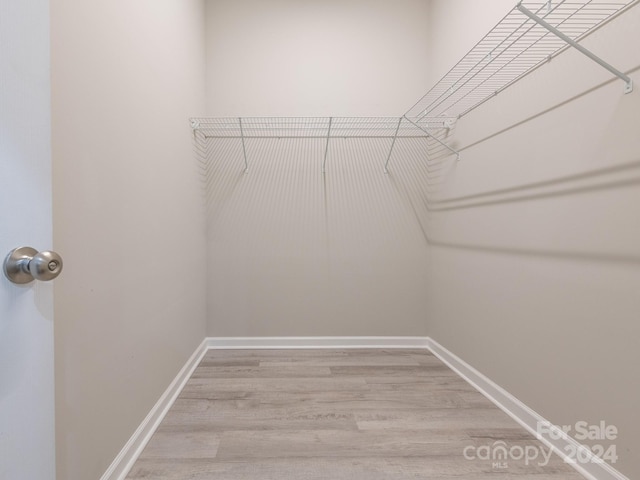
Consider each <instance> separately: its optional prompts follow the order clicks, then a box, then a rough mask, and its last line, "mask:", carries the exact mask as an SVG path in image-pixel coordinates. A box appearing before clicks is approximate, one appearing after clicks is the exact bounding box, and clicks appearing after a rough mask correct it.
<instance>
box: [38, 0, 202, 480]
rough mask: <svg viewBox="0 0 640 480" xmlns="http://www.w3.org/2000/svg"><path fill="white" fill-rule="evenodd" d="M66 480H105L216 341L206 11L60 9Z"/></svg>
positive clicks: (56, 142) (149, 0)
mask: <svg viewBox="0 0 640 480" xmlns="http://www.w3.org/2000/svg"><path fill="white" fill-rule="evenodd" d="M51 8H52V70H53V72H52V82H53V158H54V239H55V247H56V249H58V250H59V251H60V253H61V254H62V255H63V256H64V258H65V271H64V274H63V275H62V276H61V277H60V278H59V279H58V281H57V283H56V286H55V287H56V288H55V308H56V324H55V337H56V345H55V349H56V389H57V392H56V402H57V406H56V408H57V450H58V451H57V462H58V477H57V478H60V479H65V480H87V479H97V478H100V476H101V475H102V473H103V472H104V471H105V470H106V468H107V467H108V466H109V464H110V463H111V461H112V460H113V459H114V458H115V456H116V454H117V453H118V452H119V450H120V449H121V448H122V447H123V446H124V444H125V443H126V441H127V439H128V438H129V437H130V436H131V434H132V433H133V432H134V430H135V429H136V428H137V426H138V425H139V424H140V422H141V421H142V420H143V419H144V417H145V415H146V414H147V413H148V412H149V410H150V409H151V407H152V406H153V405H154V403H155V402H156V401H157V400H158V398H159V397H160V395H161V394H162V392H163V391H164V390H165V389H166V387H167V386H168V385H169V383H170V381H171V380H172V379H173V378H174V376H175V375H176V374H177V372H178V370H179V369H180V368H181V366H182V365H183V364H184V362H185V361H186V360H187V359H188V358H189V356H190V355H191V354H192V353H193V351H194V350H195V348H196V347H197V345H198V344H199V343H200V342H201V341H202V338H203V337H204V335H205V298H204V284H205V276H204V267H203V262H204V257H205V250H204V224H203V216H202V206H203V199H202V196H201V194H200V189H199V187H200V177H199V175H198V173H197V170H196V169H195V166H194V161H193V157H192V152H191V137H190V130H189V127H188V122H187V119H188V117H189V116H190V115H192V114H193V113H194V112H197V111H199V110H200V109H201V108H202V107H201V105H202V100H203V98H204V4H203V2H202V1H200V0H190V1H185V0H163V1H157V0H142V1H136V2H129V1H125V0H119V1H112V2H102V3H96V2H84V1H80V0H72V1H68V0H67V1H60V0H52V3H51Z"/></svg>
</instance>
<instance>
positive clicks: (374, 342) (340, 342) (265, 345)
mask: <svg viewBox="0 0 640 480" xmlns="http://www.w3.org/2000/svg"><path fill="white" fill-rule="evenodd" d="M427 341H428V338H427V337H209V338H207V345H208V347H209V348H211V349H220V350H225V349H229V350H232V349H238V350H242V349H278V350H281V349H312V348H426V347H427Z"/></svg>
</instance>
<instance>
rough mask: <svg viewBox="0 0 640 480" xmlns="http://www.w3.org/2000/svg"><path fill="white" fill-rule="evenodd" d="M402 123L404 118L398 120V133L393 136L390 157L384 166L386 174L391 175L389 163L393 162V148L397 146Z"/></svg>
mask: <svg viewBox="0 0 640 480" xmlns="http://www.w3.org/2000/svg"><path fill="white" fill-rule="evenodd" d="M401 123H402V117H400V120H398V126H397V127H396V133H395V135H394V136H393V141H392V142H391V148H390V149H389V155H388V156H387V162H386V163H385V164H384V173H389V169H388V167H389V161H390V160H391V154H392V153H393V147H394V146H395V144H396V140H397V139H398V132H399V131H400V124H401Z"/></svg>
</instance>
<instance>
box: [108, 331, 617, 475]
mask: <svg viewBox="0 0 640 480" xmlns="http://www.w3.org/2000/svg"><path fill="white" fill-rule="evenodd" d="M313 348H317V349H327V348H355V349H357V348H386V349H403V348H424V349H427V350H429V351H431V353H433V354H434V355H435V356H436V357H438V358H439V359H440V360H442V361H443V362H444V363H445V364H446V365H448V366H449V367H450V368H451V369H452V370H453V371H455V372H456V373H457V374H458V375H460V377H462V378H463V379H464V380H466V381H467V382H468V383H469V384H470V385H471V386H473V387H474V388H475V389H476V390H478V391H479V392H480V393H482V394H483V395H484V396H485V397H487V398H488V399H489V400H490V401H491V402H493V403H494V404H495V405H496V406H497V407H498V408H500V409H501V410H502V411H504V412H505V413H506V414H507V415H509V416H510V417H511V418H513V419H514V420H515V421H516V422H518V423H519V424H520V425H521V426H522V427H524V428H525V429H526V430H527V431H529V432H530V433H532V434H533V435H535V436H537V437H538V438H539V439H540V441H542V443H544V444H545V445H546V446H547V447H550V448H552V449H553V450H554V451H555V452H556V453H557V454H558V455H559V456H560V457H562V458H563V459H565V460H569V457H568V456H567V454H566V451H567V450H566V449H567V448H570V449H573V450H574V451H577V449H579V450H583V451H584V452H585V453H588V449H585V447H583V446H582V445H581V444H580V443H579V442H577V441H576V440H574V439H573V438H571V437H570V436H568V435H564V436H562V437H561V438H560V439H553V438H551V437H550V436H548V435H546V436H539V435H538V434H537V426H538V424H539V422H546V419H545V418H544V417H542V416H541V415H539V414H538V413H537V412H535V411H534V410H532V409H531V408H529V407H528V406H527V405H525V404H524V403H522V402H521V401H520V400H518V399H517V398H516V397H514V396H513V395H511V394H510V393H509V392H507V391H506V390H505V389H503V388H502V387H500V386H499V385H498V384H496V383H495V382H493V381H492V380H491V379H489V378H488V377H486V376H485V375H483V374H482V373H480V372H479V371H478V370H476V369H475V368H473V367H472V366H471V365H469V364H468V363H466V362H465V361H464V360H462V359H461V358H459V357H458V356H456V355H455V354H454V353H452V352H450V351H449V350H447V349H446V348H445V347H443V346H442V345H440V344H439V343H438V342H436V341H435V340H433V339H432V338H430V337H208V338H205V339H204V340H203V342H202V343H201V344H200V346H199V347H198V348H197V349H196V351H195V352H194V353H193V355H191V358H189V360H188V361H187V363H186V364H185V365H184V367H182V369H181V370H180V372H179V373H178V375H177V376H176V378H175V379H174V380H173V382H171V385H169V387H168V388H167V390H166V391H165V392H164V394H163V395H162V397H160V399H159V400H158V402H157V403H156V404H155V405H154V407H153V408H152V409H151V411H150V412H149V414H148V415H147V417H146V418H145V419H144V421H143V422H142V423H141V424H140V426H139V427H138V429H137V430H136V431H135V433H134V434H133V435H132V436H131V438H130V439H129V441H128V442H127V444H126V445H125V446H124V447H123V448H122V450H121V451H120V453H119V454H118V456H117V457H116V458H115V460H114V461H113V462H112V464H111V466H110V467H109V468H108V469H107V471H106V472H105V473H104V475H103V476H102V477H101V479H100V480H124V479H125V477H126V476H127V474H128V473H129V471H130V470H131V468H132V467H133V464H134V463H135V461H136V460H137V459H138V456H139V455H140V453H142V450H143V449H144V447H145V446H146V444H147V443H148V441H149V440H150V439H151V436H152V435H153V433H154V432H155V431H156V429H157V428H158V426H159V425H160V422H162V419H163V418H164V416H165V415H166V413H167V411H168V410H169V408H171V406H172V405H173V403H174V402H175V400H176V398H177V397H178V395H179V394H180V392H181V391H182V389H183V388H184V385H185V384H186V383H187V380H189V378H190V377H191V375H192V374H193V371H194V370H195V369H196V367H197V366H198V364H199V363H200V361H201V360H202V358H203V357H204V355H205V354H206V352H207V351H208V350H212V349H217V350H225V349H226V350H241V349H313ZM567 463H569V464H570V465H571V466H572V467H574V468H575V469H576V470H577V471H578V472H579V473H580V474H581V475H583V476H584V477H585V478H587V479H589V480H629V478H628V477H626V476H625V475H623V474H622V473H620V472H618V471H617V470H616V469H615V468H613V467H612V466H611V465H609V464H608V463H605V462H598V463H575V462H571V461H568V462H567Z"/></svg>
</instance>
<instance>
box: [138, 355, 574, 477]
mask: <svg viewBox="0 0 640 480" xmlns="http://www.w3.org/2000/svg"><path fill="white" fill-rule="evenodd" d="M496 442H504V444H505V445H506V447H507V448H508V449H511V448H515V450H513V451H514V453H516V456H517V454H518V453H519V452H520V451H521V449H519V448H518V447H521V448H522V450H524V449H525V448H526V447H527V446H529V447H531V448H529V449H528V450H529V451H530V452H533V450H534V449H537V450H538V451H539V452H540V453H539V458H537V459H535V460H533V461H531V462H529V465H527V464H526V462H525V460H524V459H521V460H516V459H506V460H503V461H500V462H499V463H501V464H500V465H497V464H494V462H495V460H483V459H479V458H475V459H467V458H465V451H466V453H467V455H466V456H467V457H473V456H476V457H477V456H478V455H479V456H484V453H485V452H486V451H487V450H488V449H490V451H491V452H493V451H494V450H495V447H496V446H497V445H499V444H496ZM481 447H484V449H483V448H481ZM465 449H466V450H465ZM543 452H544V453H547V452H548V447H545V446H544V445H543V444H542V443H540V442H538V441H537V440H536V439H535V438H534V437H533V436H532V435H530V434H529V433H527V432H526V431H525V430H524V429H523V428H522V427H520V426H519V425H518V424H517V423H516V422H515V421H514V420H512V419H511V418H510V417H509V416H507V415H506V414H505V413H503V412H502V411H501V410H500V409H498V408H497V407H496V406H495V405H493V404H492V403H491V402H489V400H487V399H486V398H485V397H484V396H482V395H481V394H480V393H478V392H477V391H476V390H475V389H474V388H473V387H471V386H470V385H469V384H468V383H466V382H465V381H464V380H463V379H461V378H460V377H459V376H458V375H457V374H456V373H454V372H453V371H452V370H450V369H449V368H448V367H447V366H446V365H444V364H443V363H442V362H441V361H440V360H438V359H437V358H436V357H435V356H434V355H432V354H431V353H430V352H429V351H427V350H410V349H402V350H378V349H357V350H356V349H354V350H210V351H209V352H207V354H206V356H205V357H204V359H203V360H202V362H201V363H200V365H199V366H198V368H197V369H196V370H195V372H194V374H193V376H192V377H191V378H190V379H189V381H188V383H187V384H186V386H185V388H184V390H183V391H182V392H181V394H180V396H179V397H178V399H177V401H176V402H175V404H174V405H173V406H172V407H171V409H170V411H169V412H168V414H167V416H166V417H165V418H164V420H163V421H162V423H161V425H160V427H159V428H158V430H157V431H156V433H155V434H154V435H153V437H152V439H151V441H150V442H149V444H148V445H147V446H146V448H145V449H144V451H143V452H142V455H141V456H140V457H139V459H138V460H137V461H136V463H135V465H134V466H133V468H132V470H131V472H130V473H129V475H128V476H127V479H128V480H141V479H147V480H148V479H154V480H187V479H188V480H205V479H206V480H209V479H212V480H285V479H293V480H297V479H299V480H341V479H345V480H346V479H349V480H409V479H411V480H417V479H469V480H489V479H496V480H509V479H524V478H530V479H532V480H552V479H553V480H574V479H575V480H578V479H582V478H583V477H581V476H580V475H579V474H578V473H577V472H575V470H573V469H572V468H571V467H570V466H568V465H566V464H565V463H564V462H563V461H562V460H561V459H560V458H559V457H557V456H555V455H553V456H551V460H550V461H549V462H548V463H546V464H545V462H544V460H543V459H542V455H543Z"/></svg>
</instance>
